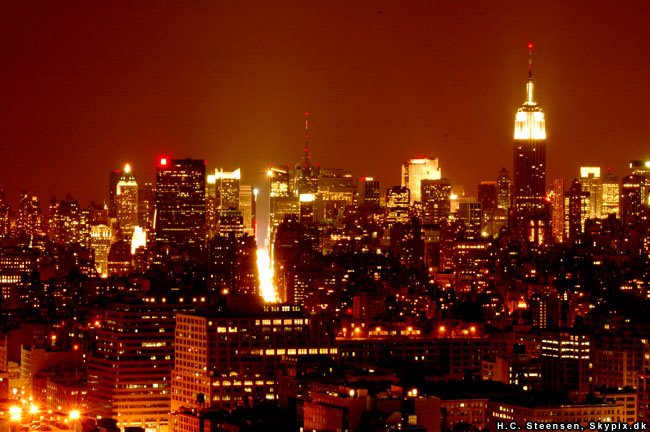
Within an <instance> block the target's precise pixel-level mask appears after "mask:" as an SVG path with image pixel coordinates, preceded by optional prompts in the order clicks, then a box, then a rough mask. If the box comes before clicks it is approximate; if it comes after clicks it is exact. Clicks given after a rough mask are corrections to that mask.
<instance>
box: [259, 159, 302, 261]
mask: <svg viewBox="0 0 650 432" xmlns="http://www.w3.org/2000/svg"><path fill="white" fill-rule="evenodd" d="M266 175H267V177H268V178H269V182H270V184H269V207H270V208H269V247H270V248H271V250H273V242H274V240H275V232H276V231H277V229H278V226H279V225H280V224H281V223H282V221H284V217H285V216H287V215H291V214H294V215H297V214H298V212H299V207H298V197H297V195H296V194H295V191H294V190H293V189H292V188H291V173H290V171H289V168H288V167H271V168H269V170H268V171H267V172H266Z"/></svg>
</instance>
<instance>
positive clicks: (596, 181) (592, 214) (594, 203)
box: [580, 167, 602, 218]
mask: <svg viewBox="0 0 650 432" xmlns="http://www.w3.org/2000/svg"><path fill="white" fill-rule="evenodd" d="M580 184H581V185H582V190H583V191H584V192H589V216H588V217H589V218H599V217H600V216H601V197H602V192H601V183H600V167H580Z"/></svg>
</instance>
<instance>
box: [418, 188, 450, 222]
mask: <svg viewBox="0 0 650 432" xmlns="http://www.w3.org/2000/svg"><path fill="white" fill-rule="evenodd" d="M450 197H451V181H449V179H440V180H422V181H421V182H420V198H421V199H422V214H423V218H422V219H423V220H422V222H424V223H438V222H440V221H441V220H443V219H447V218H448V217H449V214H450V213H451V198H450Z"/></svg>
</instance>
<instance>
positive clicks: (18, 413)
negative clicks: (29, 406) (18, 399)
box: [9, 405, 23, 423]
mask: <svg viewBox="0 0 650 432" xmlns="http://www.w3.org/2000/svg"><path fill="white" fill-rule="evenodd" d="M22 418H23V409H22V408H21V407H19V406H18V405H12V406H10V407H9V420H11V421H12V422H15V423H19V422H20V420H22Z"/></svg>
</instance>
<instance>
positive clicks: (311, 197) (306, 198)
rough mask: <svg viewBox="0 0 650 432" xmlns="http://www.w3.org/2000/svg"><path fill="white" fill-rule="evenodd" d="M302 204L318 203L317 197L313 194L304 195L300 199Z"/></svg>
mask: <svg viewBox="0 0 650 432" xmlns="http://www.w3.org/2000/svg"><path fill="white" fill-rule="evenodd" d="M298 199H299V200H300V202H314V201H316V195H314V194H312V193H303V194H300V196H299V197H298Z"/></svg>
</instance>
